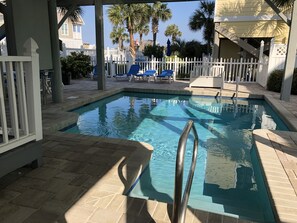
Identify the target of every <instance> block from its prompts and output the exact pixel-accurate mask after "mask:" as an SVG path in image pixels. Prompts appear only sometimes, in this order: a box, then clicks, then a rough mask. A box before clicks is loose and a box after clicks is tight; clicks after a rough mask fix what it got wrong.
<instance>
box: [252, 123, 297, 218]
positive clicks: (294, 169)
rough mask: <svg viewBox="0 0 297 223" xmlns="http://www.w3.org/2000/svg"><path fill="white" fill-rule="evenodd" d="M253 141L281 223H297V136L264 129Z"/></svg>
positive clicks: (254, 135) (255, 131)
mask: <svg viewBox="0 0 297 223" xmlns="http://www.w3.org/2000/svg"><path fill="white" fill-rule="evenodd" d="M253 137H254V141H255V145H256V151H257V154H258V158H259V160H260V165H261V167H262V171H263V174H262V175H263V177H264V182H265V184H266V188H267V191H268V195H269V197H270V201H271V203H272V208H273V210H274V213H275V215H276V216H275V217H276V220H277V222H284V223H289V222H297V208H296V207H297V165H296V164H297V134H296V133H295V132H289V131H272V130H267V129H264V130H254V131H253ZM294 185H295V186H294Z"/></svg>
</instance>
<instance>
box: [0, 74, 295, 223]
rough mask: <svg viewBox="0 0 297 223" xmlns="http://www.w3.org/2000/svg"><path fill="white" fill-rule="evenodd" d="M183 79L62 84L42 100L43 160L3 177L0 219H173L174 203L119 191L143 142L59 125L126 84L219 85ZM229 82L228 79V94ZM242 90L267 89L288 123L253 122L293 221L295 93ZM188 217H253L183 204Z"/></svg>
mask: <svg viewBox="0 0 297 223" xmlns="http://www.w3.org/2000/svg"><path fill="white" fill-rule="evenodd" d="M187 86H188V83H187V82H183V81H177V82H175V83H172V84H168V83H140V82H136V83H134V82H132V83H131V82H116V81H114V80H111V79H107V83H106V88H107V90H106V91H104V92H103V91H98V90H96V87H97V83H96V82H95V81H91V80H76V81H74V80H72V84H71V85H69V86H65V87H64V102H63V103H60V104H52V103H51V102H50V99H48V104H47V105H44V106H43V127H44V140H43V161H44V165H43V166H42V167H40V168H37V169H34V170H32V169H30V168H27V167H24V168H21V169H19V170H17V171H15V172H13V173H11V174H9V175H7V176H5V177H3V178H2V179H0V216H1V220H0V221H1V222H9V223H11V222H27V223H34V222H38V223H40V222H43V223H47V222H63V223H66V222H67V223H78V222H79V223H95V222H96V223H99V222H104V223H107V222H111V223H116V222H127V223H138V222H141V223H142V222H160V223H163V222H170V218H169V216H171V214H172V206H171V205H170V204H166V203H160V202H157V201H151V200H142V199H135V198H128V197H126V196H124V195H123V193H125V191H127V190H128V189H129V188H130V186H131V184H132V183H133V182H134V180H135V179H136V177H137V176H138V175H139V173H140V172H141V171H142V170H143V168H145V166H146V164H147V163H148V162H149V160H150V156H151V153H152V150H153V148H151V146H150V145H148V144H146V143H141V142H134V141H128V140H120V139H108V138H100V137H91V136H78V135H72V134H66V133H61V132H58V131H57V130H59V129H61V128H64V127H66V126H69V125H70V124H73V123H75V122H76V120H77V115H75V114H74V113H68V112H66V111H67V110H69V109H73V108H76V107H79V106H82V105H84V104H87V103H90V102H93V101H96V100H98V99H100V98H103V97H106V96H109V95H112V94H114V93H116V92H120V91H122V90H123V89H126V90H130V91H143V92H162V93H166V92H168V93H169V92H170V93H176V94H179V93H187V92H188V93H189V94H196V95H213V96H214V95H216V94H217V92H218V91H219V90H218V89H203V88H199V89H198V88H195V89H189V88H188V87H187ZM234 89H235V85H234V84H225V89H224V90H223V96H228V97H231V96H232V95H233V93H234ZM239 96H240V97H251V98H253V97H256V98H261V97H265V98H266V100H267V101H268V102H269V103H270V104H271V105H272V106H273V107H274V108H275V109H276V110H277V112H278V113H279V115H280V116H281V117H282V118H283V119H284V120H285V121H286V124H287V125H288V126H289V128H290V129H292V131H291V132H285V131H269V130H255V131H254V140H255V143H256V147H257V151H258V154H259V157H260V160H261V166H262V168H263V172H264V178H265V181H266V184H267V185H268V191H269V195H270V197H271V200H272V205H273V208H274V209H275V212H276V213H277V216H276V219H277V221H278V222H286V223H289V222H297V133H296V132H293V131H297V110H296V106H297V96H291V101H290V102H283V101H280V100H279V94H277V93H273V92H268V91H266V90H264V89H263V88H262V87H260V86H259V85H257V84H246V85H240V87H239ZM186 222H189V223H192V222H193V223H194V222H203V223H216V222H220V223H225V222H228V223H233V222H234V223H235V222H238V223H247V222H250V221H247V220H242V219H236V218H231V217H227V216H222V215H218V214H214V213H208V212H204V211H200V210H193V209H188V211H187V217H186Z"/></svg>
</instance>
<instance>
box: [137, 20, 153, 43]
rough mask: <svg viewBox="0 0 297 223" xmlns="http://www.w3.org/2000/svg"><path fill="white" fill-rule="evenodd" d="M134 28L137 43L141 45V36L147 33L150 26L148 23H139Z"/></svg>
mask: <svg viewBox="0 0 297 223" xmlns="http://www.w3.org/2000/svg"><path fill="white" fill-rule="evenodd" d="M136 30H137V32H138V34H139V44H140V45H142V37H143V35H147V34H148V33H149V31H150V27H149V25H148V24H139V26H138V27H137V29H136Z"/></svg>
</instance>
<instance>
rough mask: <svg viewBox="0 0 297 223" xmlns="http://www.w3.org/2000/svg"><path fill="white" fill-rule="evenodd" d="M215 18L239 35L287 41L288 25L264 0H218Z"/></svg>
mask: <svg viewBox="0 0 297 223" xmlns="http://www.w3.org/2000/svg"><path fill="white" fill-rule="evenodd" d="M214 20H215V22H219V23H220V25H221V26H223V27H224V28H226V29H227V30H228V31H229V32H230V33H232V34H235V35H236V36H238V37H242V38H259V37H262V38H275V43H276V44H278V43H282V44H286V43H287V39H288V30H289V28H288V26H287V25H286V24H285V23H284V22H283V21H282V20H280V18H278V16H277V15H276V13H275V12H274V11H273V10H272V9H271V7H270V6H268V5H267V4H266V2H265V1H264V0H250V1H247V0H239V1H238V0H216V5H215V19H214Z"/></svg>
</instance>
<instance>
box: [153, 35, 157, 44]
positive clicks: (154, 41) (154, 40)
mask: <svg viewBox="0 0 297 223" xmlns="http://www.w3.org/2000/svg"><path fill="white" fill-rule="evenodd" d="M156 41H157V33H153V46H156Z"/></svg>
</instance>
